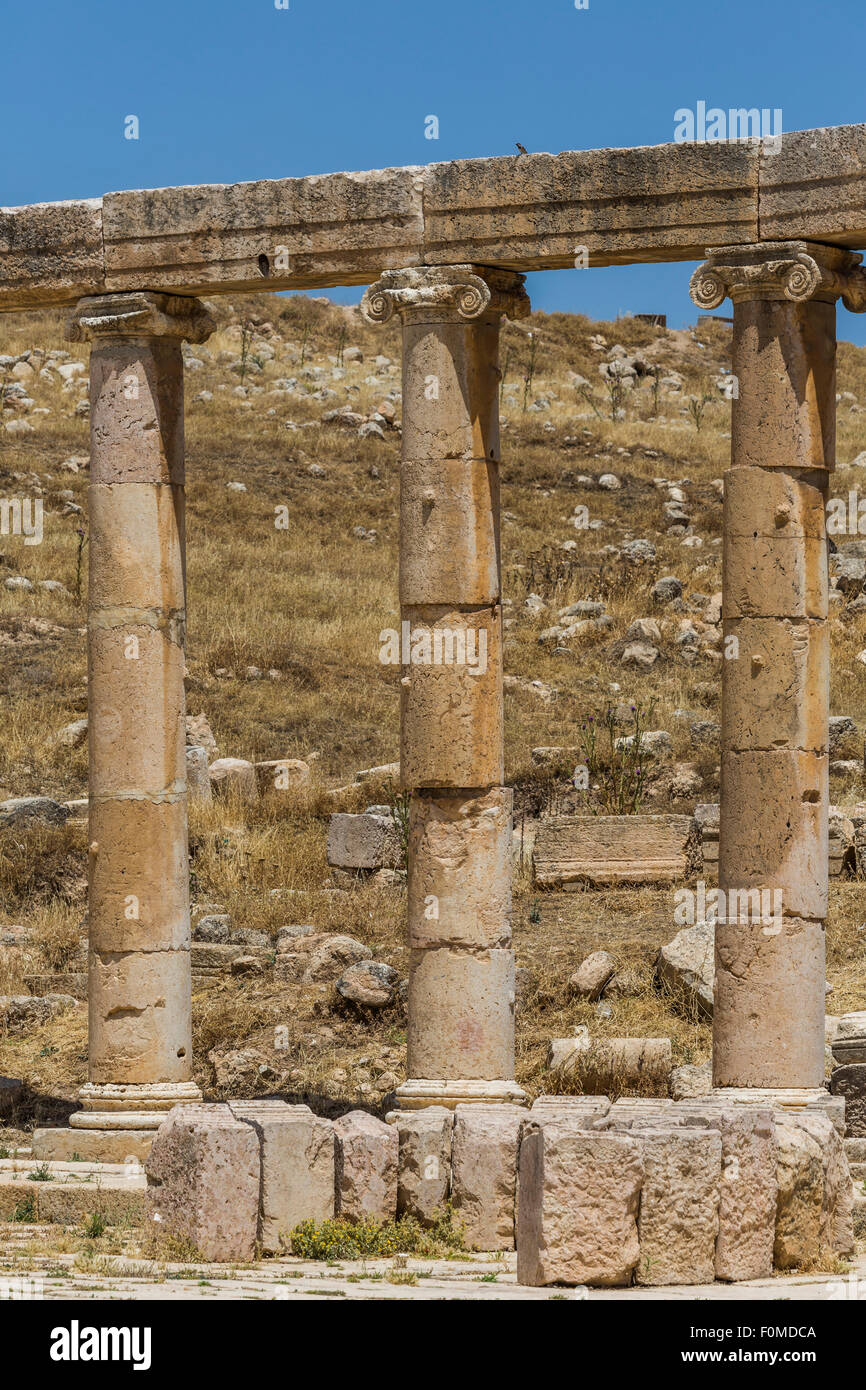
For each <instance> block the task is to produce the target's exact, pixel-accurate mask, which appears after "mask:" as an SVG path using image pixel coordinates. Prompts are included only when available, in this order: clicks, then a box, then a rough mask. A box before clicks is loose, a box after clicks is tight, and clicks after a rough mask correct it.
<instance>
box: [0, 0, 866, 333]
mask: <svg viewBox="0 0 866 1390" xmlns="http://www.w3.org/2000/svg"><path fill="white" fill-rule="evenodd" d="M288 3H289V7H288V8H287V9H277V8H276V5H275V3H274V0H138V3H124V0H110V2H109V0H66V2H64V0H30V3H29V4H28V3H23V4H22V3H19V4H15V3H13V0H6V4H5V5H4V7H3V15H2V23H0V44H2V50H0V118H2V130H3V150H2V160H0V204H5V205H7V206H9V205H13V206H14V205H16V204H19V203H28V202H36V201H43V200H47V201H55V200H57V199H62V198H80V197H93V196H98V195H99V194H101V193H104V192H107V191H109V190H114V189H121V188H136V187H159V186H163V185H170V184H182V183H209V182H213V183H231V182H235V181H237V180H244V179H256V178H280V177H288V176H294V175H302V174H313V173H326V172H329V171H331V170H337V169H374V168H382V167H385V166H387V165H399V164H426V163H430V162H434V161H438V160H444V159H460V158H466V157H469V156H473V155H492V154H510V153H513V152H514V144H515V141H517V140H519V141H520V142H521V143H522V144H523V145H525V146H526V147H527V148H528V149H529V150H549V151H552V152H556V151H559V150H564V149H593V148H596V147H600V146H605V145H614V146H616V145H620V146H622V145H637V144H659V143H662V142H665V141H668V140H671V139H672V138H673V132H674V112H675V111H676V110H677V109H678V108H680V107H691V108H694V107H695V106H696V104H697V102H698V101H700V100H703V101H705V102H706V103H707V105H708V106H719V107H722V108H725V109H727V108H729V107H740V106H746V107H752V106H757V107H769V108H771V109H773V108H776V107H781V109H782V112H783V128H784V129H785V130H798V129H804V128H806V127H809V126H820V125H843V124H845V123H847V122H859V121H864V120H866V97H864V86H863V53H864V43H863V40H864V36H866V7H864V4H863V0H820V3H816V0H726V3H725V4H724V5H718V6H706V5H701V4H699V3H698V2H697V0H589V7H588V9H585V10H577V9H576V8H575V3H574V0H288ZM431 114H433V115H436V116H437V117H438V119H439V139H438V140H428V139H425V135H424V129H425V125H424V122H425V117H426V116H428V115H431ZM128 115H136V116H138V118H139V121H140V138H139V139H138V140H137V141H134V140H127V139H124V133H123V132H124V118H125V117H126V116H128ZM689 273H690V267H689V266H687V265H685V264H680V265H667V266H634V267H618V268H612V269H606V270H593V271H591V272H590V273H587V272H586V271H582V272H580V273H578V272H575V271H572V272H565V271H563V272H553V273H548V274H544V275H534V276H530V280H529V289H530V293H531V295H532V300H533V303H534V305H535V306H536V307H537V308H542V309H547V310H555V309H562V310H572V311H580V312H584V313H588V314H590V315H592V316H594V317H598V318H612V317H615V315H616V314H617V313H618V312H622V313H624V312H627V311H632V312H638V313H639V312H648V311H655V312H659V311H664V312H667V313H668V315H669V320H668V321H669V323H671V324H672V326H675V327H676V326H679V325H681V324H683V323H687V322H693V321H694V318H695V310H694V309H693V307H692V306H691V304H690V301H689V299H688V289H687V286H688V278H689ZM358 294H359V291H357V290H350V291H346V292H345V294H344V295H343V296H342V297H344V298H346V299H351V300H355V299H357V297H358ZM335 297H337V296H335ZM839 333H840V337H848V338H852V339H853V340H854V341H856V342H863V343H866V315H863V316H859V317H855V316H853V315H849V314H847V313H846V312H845V311H844V310H843V309H842V308H841V306H840V310H839Z"/></svg>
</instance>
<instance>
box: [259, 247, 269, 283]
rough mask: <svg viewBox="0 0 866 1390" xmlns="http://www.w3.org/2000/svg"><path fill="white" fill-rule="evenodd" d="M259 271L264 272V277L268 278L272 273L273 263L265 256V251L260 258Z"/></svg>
mask: <svg viewBox="0 0 866 1390" xmlns="http://www.w3.org/2000/svg"><path fill="white" fill-rule="evenodd" d="M259 270H260V271H261V272H262V275H264V276H266V277H267V276H268V275H270V273H271V263H270V261H269V260H268V258H267V256H266V255H265V253H264V251H263V252H262V254H261V255H260V256H259Z"/></svg>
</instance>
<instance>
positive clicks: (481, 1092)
mask: <svg viewBox="0 0 866 1390" xmlns="http://www.w3.org/2000/svg"><path fill="white" fill-rule="evenodd" d="M394 1095H395V1098H396V1101H397V1107H398V1109H400V1110H423V1109H425V1107H426V1106H428V1105H443V1106H445V1108H446V1109H447V1110H453V1109H454V1108H455V1106H457V1105H525V1104H526V1100H527V1096H526V1092H525V1091H524V1090H523V1088H522V1086H518V1084H517V1082H516V1081H428V1080H423V1081H404V1082H403V1084H402V1086H398V1087H397V1090H396V1091H395V1092H394Z"/></svg>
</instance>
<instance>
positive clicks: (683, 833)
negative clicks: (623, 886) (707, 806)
mask: <svg viewBox="0 0 866 1390" xmlns="http://www.w3.org/2000/svg"><path fill="white" fill-rule="evenodd" d="M697 853H698V842H697V838H696V834H695V829H694V824H693V821H692V818H691V816H673V815H667V816H665V815H659V816H644V815H638V816H551V817H550V818H549V819H547V820H542V821H540V822H539V824H538V828H537V831H536V835H535V845H534V848H533V852H532V866H533V874H534V878H535V882H536V883H537V884H538V885H539V886H540V887H541V886H546V887H552V888H566V889H568V888H577V887H579V886H580V885H581V884H587V883H589V884H592V885H593V886H600V885H609V884H612V883H671V882H675V881H677V880H679V879H682V878H685V877H686V875H687V874H688V873H689V871H690V870H691V868H692V867H693V866H694V863H695V861H696V856H697Z"/></svg>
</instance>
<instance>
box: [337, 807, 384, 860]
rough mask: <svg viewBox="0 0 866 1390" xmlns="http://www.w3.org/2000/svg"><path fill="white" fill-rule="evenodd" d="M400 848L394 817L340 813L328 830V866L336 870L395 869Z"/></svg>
mask: <svg viewBox="0 0 866 1390" xmlns="http://www.w3.org/2000/svg"><path fill="white" fill-rule="evenodd" d="M399 862H400V846H399V842H398V838H397V832H396V829H395V826H394V820H393V818H392V817H391V816H377V815H363V816H356V815H352V814H350V813H349V812H346V811H338V812H336V813H335V814H334V815H332V816H331V821H330V825H329V826H328V863H329V864H330V865H331V867H332V868H334V869H350V870H351V869H381V868H394V867H396V865H397V864H398V863H399Z"/></svg>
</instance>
